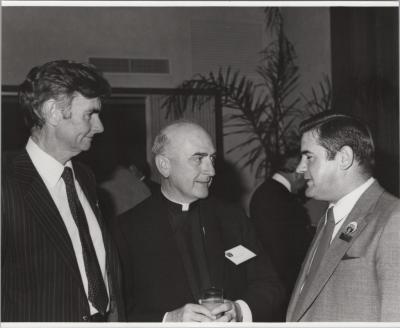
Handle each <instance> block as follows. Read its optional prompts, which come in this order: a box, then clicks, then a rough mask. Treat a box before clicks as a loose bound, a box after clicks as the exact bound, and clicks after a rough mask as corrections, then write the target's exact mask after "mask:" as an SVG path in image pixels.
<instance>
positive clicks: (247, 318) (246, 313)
mask: <svg viewBox="0 0 400 328" xmlns="http://www.w3.org/2000/svg"><path fill="white" fill-rule="evenodd" d="M236 303H237V304H239V307H240V309H241V310H242V322H253V316H252V314H251V310H250V308H249V306H248V305H247V303H246V302H245V301H242V300H237V301H236Z"/></svg>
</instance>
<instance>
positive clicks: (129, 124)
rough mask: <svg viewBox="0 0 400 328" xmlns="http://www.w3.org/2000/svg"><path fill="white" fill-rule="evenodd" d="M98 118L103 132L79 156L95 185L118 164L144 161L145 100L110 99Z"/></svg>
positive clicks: (135, 98)
mask: <svg viewBox="0 0 400 328" xmlns="http://www.w3.org/2000/svg"><path fill="white" fill-rule="evenodd" d="M100 116H101V120H102V122H103V125H104V132H103V133H102V134H99V135H97V136H96V137H95V139H94V142H93V144H92V147H91V149H90V150H89V151H87V152H84V153H81V154H80V155H79V156H78V158H79V159H80V160H81V161H83V162H84V163H86V164H88V165H89V166H90V167H91V168H92V170H93V171H94V173H95V175H96V178H97V180H98V182H102V181H104V180H106V179H107V178H108V177H109V176H110V174H111V173H112V172H113V170H114V169H115V167H116V166H117V165H124V166H129V164H131V163H132V162H136V161H140V162H143V161H146V108H145V98H144V97H132V98H112V99H109V100H107V101H106V102H105V103H104V105H103V109H102V111H101V114H100Z"/></svg>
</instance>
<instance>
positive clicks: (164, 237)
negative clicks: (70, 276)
mask: <svg viewBox="0 0 400 328" xmlns="http://www.w3.org/2000/svg"><path fill="white" fill-rule="evenodd" d="M166 202H168V201H167V200H166V199H165V197H164V196H162V194H161V192H158V193H157V194H155V195H152V196H151V197H150V198H147V199H146V200H145V201H144V202H143V203H141V204H139V205H138V206H137V207H136V208H134V209H132V210H129V211H128V212H126V213H124V214H122V215H121V216H120V217H118V219H117V220H115V223H116V228H115V233H116V241H117V244H118V246H119V250H120V255H121V259H122V267H123V273H124V277H125V279H124V282H125V285H124V292H125V300H126V302H127V315H128V321H159V322H161V321H162V319H163V316H164V314H165V313H166V312H167V311H171V310H174V309H176V308H178V307H180V306H182V304H186V303H197V302H198V299H196V297H195V296H194V295H193V293H192V286H191V283H193V281H192V279H191V278H192V277H191V276H190V275H188V273H187V271H186V269H185V262H184V260H183V259H182V257H181V253H180V251H181V250H180V249H179V247H178V246H177V244H176V241H175V239H174V234H173V230H172V228H171V224H170V220H171V218H170V216H169V212H168V208H167V203H166ZM196 203H197V205H196V206H199V209H200V213H201V214H200V215H201V220H202V224H203V227H204V231H205V251H206V254H207V265H208V267H209V271H210V277H211V279H212V281H213V282H215V283H216V284H217V285H218V286H222V287H223V289H224V297H226V298H228V299H235V300H236V299H242V300H244V301H245V302H246V303H247V304H248V305H249V307H250V309H251V311H252V316H253V321H270V320H271V318H273V317H274V314H275V312H276V310H277V309H278V308H279V306H280V303H281V301H282V298H283V294H284V291H283V290H282V287H281V284H280V282H279V279H278V277H277V275H276V273H275V271H274V270H273V269H272V267H271V264H270V263H269V261H268V259H267V258H266V257H265V255H264V253H263V251H262V249H261V248H260V246H259V245H258V243H257V241H256V237H255V233H254V230H253V228H252V226H251V222H250V221H249V219H248V218H247V217H246V216H245V215H244V213H243V212H242V211H241V210H238V209H237V208H236V207H233V206H225V204H224V205H222V204H221V203H220V202H218V201H216V200H215V199H210V198H209V199H200V200H198V201H197V202H196ZM239 244H241V245H243V246H244V247H246V248H248V249H250V250H252V251H253V252H254V253H256V254H257V256H256V257H255V258H252V259H250V260H248V261H246V262H244V263H241V264H239V265H235V264H234V263H232V262H231V261H229V260H228V259H227V258H226V257H225V255H224V252H225V251H226V250H228V249H231V248H233V247H235V246H237V245H239Z"/></svg>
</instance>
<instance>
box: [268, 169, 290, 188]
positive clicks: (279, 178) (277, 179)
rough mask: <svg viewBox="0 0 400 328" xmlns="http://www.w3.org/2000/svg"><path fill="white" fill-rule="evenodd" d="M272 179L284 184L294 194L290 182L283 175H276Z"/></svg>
mask: <svg viewBox="0 0 400 328" xmlns="http://www.w3.org/2000/svg"><path fill="white" fill-rule="evenodd" d="M272 179H273V180H275V181H278V182H279V183H281V184H283V185H284V187H285V188H286V189H287V190H289V191H290V192H292V186H291V185H290V182H289V180H288V179H286V178H285V177H284V176H283V175H282V174H279V173H275V174H274V175H273V176H272Z"/></svg>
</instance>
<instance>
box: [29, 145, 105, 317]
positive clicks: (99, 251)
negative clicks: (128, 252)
mask: <svg viewBox="0 0 400 328" xmlns="http://www.w3.org/2000/svg"><path fill="white" fill-rule="evenodd" d="M26 151H27V152H28V154H29V157H30V158H31V160H32V162H33V165H34V166H35V168H36V170H37V171H38V173H39V175H40V176H41V178H42V180H43V182H44V184H45V185H46V187H47V189H48V190H49V192H50V195H51V197H52V199H53V201H54V203H55V204H56V206H57V209H58V211H59V212H60V214H61V217H62V219H63V221H64V224H65V227H66V228H67V231H68V235H69V237H70V239H71V242H72V246H73V248H74V252H75V256H76V260H77V263H78V267H79V272H80V274H81V277H82V282H83V287H84V289H85V292H86V295H88V279H87V276H86V271H85V264H84V260H83V254H82V244H81V240H80V237H79V230H78V227H77V226H76V223H75V220H74V218H73V217H72V214H71V210H70V208H69V204H68V198H67V192H66V189H65V183H64V180H63V179H62V178H61V175H62V173H63V171H64V166H63V165H62V164H61V163H60V162H58V161H57V160H56V159H55V158H54V157H52V156H50V155H49V154H47V153H46V152H45V151H43V150H42V149H41V148H40V147H39V146H38V145H37V144H36V143H35V142H34V141H33V140H32V139H31V138H29V140H28V143H27V145H26ZM65 166H68V167H70V168H71V169H72V172H74V170H73V167H72V163H71V161H68V162H67V163H66V164H65ZM74 181H75V187H76V191H77V193H78V198H79V200H80V202H81V204H82V207H83V210H84V211H85V215H86V219H87V221H88V226H89V233H90V237H91V238H92V242H93V246H94V249H95V251H96V255H97V259H98V261H99V265H100V269H101V273H102V275H103V279H104V282H105V285H106V289H107V293H108V294H109V292H108V280H107V275H106V253H105V249H104V242H103V236H102V233H101V230H100V226H99V224H98V222H97V219H96V216H95V214H94V213H93V211H92V208H91V207H90V204H89V202H88V200H87V199H86V196H85V194H84V193H83V191H82V189H81V187H80V185H79V183H78V181H77V180H76V179H75V173H74ZM109 306H110V305H108V307H109ZM89 307H90V313H91V314H95V313H97V312H98V311H97V310H96V309H95V308H94V307H93V306H92V304H91V303H90V302H89Z"/></svg>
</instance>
